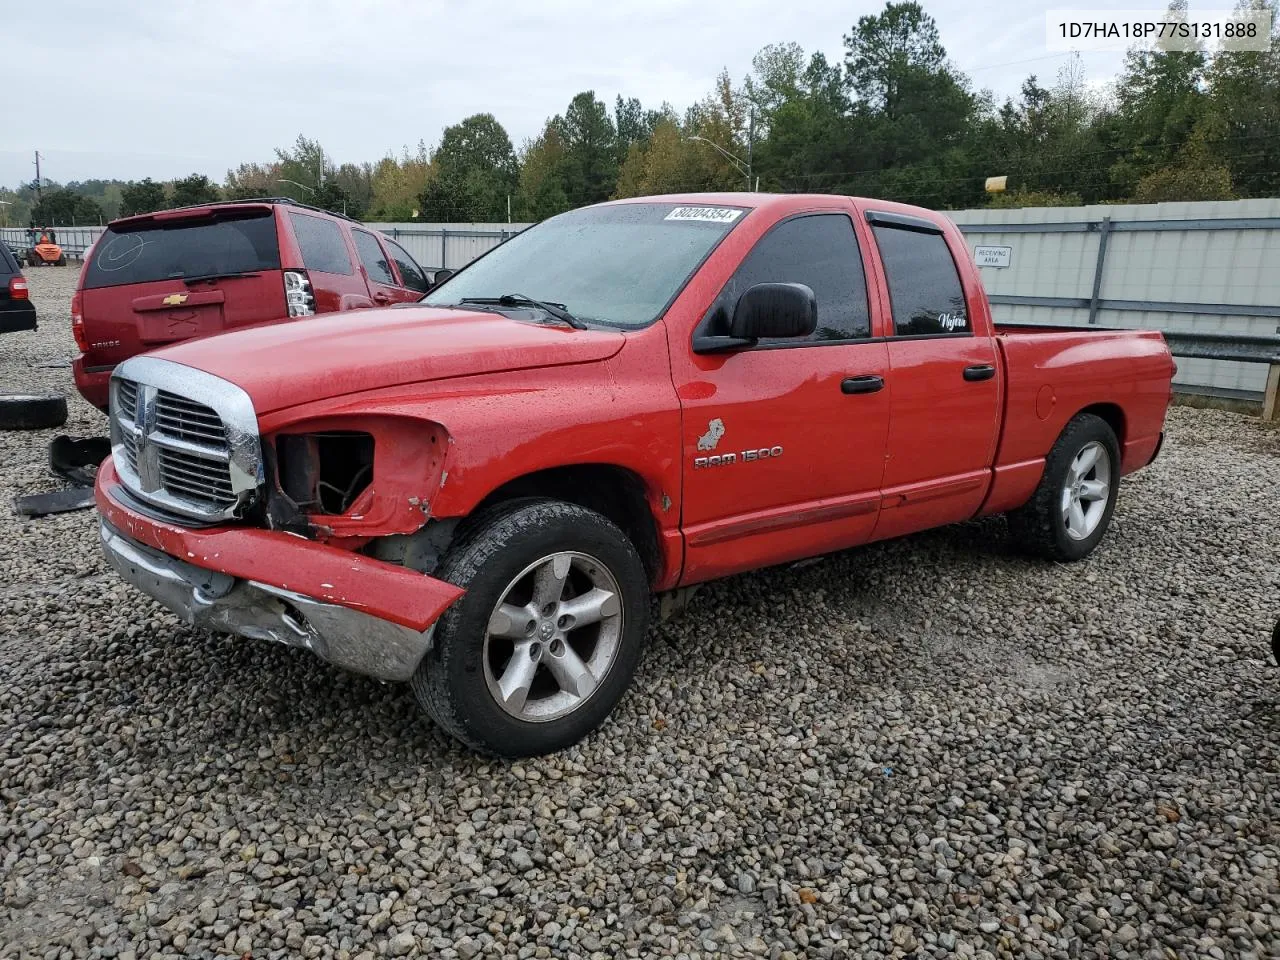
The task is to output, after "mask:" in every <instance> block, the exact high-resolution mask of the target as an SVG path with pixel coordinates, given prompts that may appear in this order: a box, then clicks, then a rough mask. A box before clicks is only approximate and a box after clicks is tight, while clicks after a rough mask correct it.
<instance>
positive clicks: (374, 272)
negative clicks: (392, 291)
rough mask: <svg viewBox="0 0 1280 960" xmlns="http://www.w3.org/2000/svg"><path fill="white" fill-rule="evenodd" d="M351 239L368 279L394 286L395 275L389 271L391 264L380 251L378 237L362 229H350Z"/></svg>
mask: <svg viewBox="0 0 1280 960" xmlns="http://www.w3.org/2000/svg"><path fill="white" fill-rule="evenodd" d="M351 239H352V240H354V241H355V242H356V253H357V254H358V255H359V257H360V262H361V263H363V264H364V268H365V269H366V270H368V271H369V279H370V280H372V281H373V282H374V283H385V284H387V285H388V286H392V287H394V286H395V285H396V277H395V274H393V273H392V272H391V264H389V263H387V255H386V254H385V253H383V252H382V247H381V245H379V243H378V238H377V237H375V236H374V235H373V234H372V233H366V232H365V231H363V230H352V231H351Z"/></svg>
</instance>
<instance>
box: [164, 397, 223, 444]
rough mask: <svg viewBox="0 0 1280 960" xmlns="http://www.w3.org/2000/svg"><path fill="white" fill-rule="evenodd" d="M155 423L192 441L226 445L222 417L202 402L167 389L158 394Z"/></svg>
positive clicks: (169, 433)
mask: <svg viewBox="0 0 1280 960" xmlns="http://www.w3.org/2000/svg"><path fill="white" fill-rule="evenodd" d="M156 426H157V427H159V428H160V429H161V430H162V431H164V432H165V433H166V434H168V435H170V436H174V437H178V438H179V439H181V440H190V441H191V442H192V443H206V444H211V445H214V446H226V443H227V436H226V431H225V430H223V429H222V418H221V417H219V416H218V415H217V414H216V413H214V412H213V411H212V410H210V409H209V408H208V407H206V406H205V405H204V404H203V403H196V402H195V401H194V400H187V399H185V398H184V397H179V396H177V395H176V394H172V393H169V392H168V391H167V390H160V391H157V393H156Z"/></svg>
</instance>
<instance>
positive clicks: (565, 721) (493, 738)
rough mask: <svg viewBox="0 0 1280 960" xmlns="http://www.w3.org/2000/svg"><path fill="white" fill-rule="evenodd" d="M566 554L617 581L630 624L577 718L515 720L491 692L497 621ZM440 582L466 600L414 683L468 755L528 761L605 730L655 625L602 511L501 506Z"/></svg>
mask: <svg viewBox="0 0 1280 960" xmlns="http://www.w3.org/2000/svg"><path fill="white" fill-rule="evenodd" d="M561 551H576V552H579V553H582V554H586V555H588V556H589V557H591V558H592V559H594V560H595V561H597V562H599V563H600V564H601V565H602V566H603V567H605V568H606V569H607V570H608V571H609V573H610V574H611V575H612V576H613V578H614V580H616V582H617V584H618V588H619V594H620V598H621V601H622V612H623V613H622V615H623V625H622V630H621V636H620V639H619V640H618V647H617V650H616V653H615V655H614V659H613V661H612V663H611V665H610V667H609V669H608V672H607V673H606V674H605V675H604V677H603V678H600V679H599V680H598V683H597V686H596V687H595V688H594V691H593V692H592V693H591V694H590V695H588V697H587V699H586V700H585V701H583V703H582V704H581V705H579V706H578V707H577V708H576V709H574V710H573V712H571V713H569V714H567V715H565V716H561V717H558V718H556V719H551V720H545V721H540V722H535V721H528V720H522V719H520V718H518V717H514V716H512V715H510V714H509V713H507V712H506V711H505V710H504V709H503V708H502V706H500V705H499V703H498V701H497V700H496V699H495V698H494V696H493V695H492V694H491V693H490V691H489V688H488V683H487V681H486V677H485V666H484V653H483V651H484V642H485V637H486V636H487V633H488V630H489V622H490V617H491V616H492V615H493V612H494V610H495V608H496V606H497V605H498V603H499V602H500V601H501V600H502V598H503V596H504V593H505V591H506V590H507V588H508V586H509V585H510V584H511V583H512V581H513V579H514V578H516V577H517V576H518V575H519V574H520V572H521V571H523V570H525V569H526V568H527V567H528V566H529V565H530V564H532V563H535V562H536V561H538V560H539V559H541V558H543V557H547V556H549V555H551V554H554V553H557V552H561ZM435 576H437V577H439V578H440V579H442V580H446V581H448V582H449V583H453V584H456V585H457V586H459V587H463V588H464V589H465V590H466V591H467V592H466V594H465V595H463V597H462V598H461V599H460V600H458V602H457V603H455V604H454V605H453V606H452V607H450V608H449V610H447V611H446V612H445V614H444V616H442V617H441V618H440V620H439V621H438V622H437V624H436V629H435V634H434V637H433V642H432V648H431V650H430V651H429V652H428V653H427V655H426V656H425V657H424V658H423V660H422V663H421V664H420V665H419V666H418V670H417V673H415V674H414V677H413V680H412V686H413V691H414V694H415V696H416V697H417V700H418V702H419V704H420V705H421V706H422V707H423V708H424V709H425V710H426V711H427V712H428V713H429V714H430V715H431V717H432V719H433V720H435V722H436V723H437V724H439V725H440V726H441V727H442V728H443V729H444V730H445V731H446V732H447V733H449V734H451V735H452V736H453V737H455V738H457V739H458V740H460V741H462V742H463V743H464V744H466V745H467V746H468V747H471V748H472V749H474V750H478V751H480V752H483V753H488V754H493V755H496V756H502V757H526V756H537V755H541V754H545V753H551V752H554V751H556V750H560V749H563V748H565V747H568V746H570V745H572V744H574V743H576V742H577V741H579V740H581V739H582V738H583V737H584V736H586V735H587V734H588V733H590V732H591V731H592V730H594V729H595V728H596V727H597V726H599V725H600V724H601V723H602V722H603V721H604V719H605V718H606V717H607V716H608V715H609V714H610V713H611V712H612V710H613V708H614V706H615V705H616V704H617V702H618V700H619V699H621V697H622V695H623V693H624V692H625V691H626V689H627V687H628V685H629V684H630V682H631V678H632V676H633V675H634V674H635V670H636V667H637V666H638V664H639V661H640V655H641V652H642V649H643V644H644V635H645V630H646V628H647V626H648V617H649V586H648V575H647V573H646V571H645V568H644V564H643V563H642V562H641V559H640V555H639V554H638V553H637V552H636V549H635V547H634V546H633V545H632V543H631V541H630V540H628V539H627V537H626V535H625V534H624V533H623V532H622V531H621V530H620V529H618V527H617V526H615V525H614V524H613V523H612V522H611V521H610V520H608V519H607V518H606V517H604V516H603V515H601V514H599V513H597V512H596V511H594V510H589V509H587V508H586V507H582V506H578V505H577V504H571V503H565V502H562V501H557V500H545V499H521V500H513V501H509V502H507V503H503V504H498V505H496V506H495V507H493V508H490V509H488V510H485V511H482V512H481V513H479V514H477V515H476V516H475V517H473V518H472V519H471V520H468V521H467V522H465V523H464V524H463V525H462V526H461V527H460V528H459V530H458V534H457V536H456V537H455V538H454V541H453V543H452V544H451V545H450V547H449V551H448V553H447V554H446V555H445V556H444V558H443V559H442V560H441V563H440V566H439V568H437V570H436V571H435Z"/></svg>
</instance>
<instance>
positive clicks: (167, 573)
mask: <svg viewBox="0 0 1280 960" xmlns="http://www.w3.org/2000/svg"><path fill="white" fill-rule="evenodd" d="M118 488H119V479H118V478H117V476H116V474H115V470H114V469H113V468H112V465H111V462H110V460H108V461H107V462H106V463H104V464H103V465H102V466H101V467H100V468H99V470H98V480H97V490H96V498H97V504H98V513H99V515H100V533H101V540H102V548H103V552H104V553H105V554H106V557H107V560H108V562H110V564H111V566H112V567H113V568H115V570H116V571H117V572H118V573H119V574H120V575H121V576H122V577H123V578H124V579H125V580H127V581H128V582H129V583H131V584H133V585H134V586H135V587H137V588H138V589H140V590H142V591H143V592H144V593H146V594H148V595H150V596H152V597H154V598H155V599H156V600H158V601H159V602H160V603H162V604H163V605H164V606H166V607H168V608H169V609H170V610H172V611H173V612H174V613H176V614H177V615H178V616H180V617H181V618H182V619H184V620H185V621H186V622H187V623H190V624H193V625H194V626H197V627H203V628H206V629H209V630H215V631H221V632H226V633H234V634H238V635H240V636H243V637H249V638H252V639H255V640H273V641H276V642H278V643H284V644H287V645H288V646H294V647H305V648H306V649H308V650H311V651H312V652H313V653H315V654H316V655H318V656H319V657H321V658H322V659H324V660H327V661H328V662H330V663H332V664H335V665H336V666H340V667H344V668H346V669H348V670H352V671H354V672H356V673H362V674H365V675H367V676H370V677H374V678H376V679H379V680H407V679H409V677H411V676H412V675H413V672H414V670H416V669H417V666H418V662H419V661H420V660H421V659H422V656H423V654H425V653H426V651H427V649H428V647H429V646H430V638H431V632H430V630H431V627H432V625H433V624H434V623H435V621H436V620H437V619H439V617H440V615H441V614H443V613H444V611H445V610H447V609H448V608H449V606H450V605H451V604H453V602H454V601H456V600H457V599H458V597H460V596H462V593H463V591H462V590H460V589H459V588H458V587H455V586H454V585H453V584H450V583H445V582H444V581H442V580H436V579H434V578H432V577H428V576H424V575H423V574H420V573H417V572H415V571H412V570H407V569H405V568H403V567H398V566H395V565H393V564H389V563H383V562H382V561H379V560H373V559H371V558H369V557H365V556H363V555H361V554H356V553H351V552H349V551H346V550H341V549H338V548H337V547H330V546H327V545H325V544H322V543H317V542H315V541H311V540H306V539H303V538H301V537H296V536H293V535H291V534H287V533H279V532H275V531H270V530H258V529H254V528H248V527H215V528H211V529H202V530H189V529H186V528H183V527H178V526H174V525H171V524H168V523H165V522H163V521H159V520H154V519H152V518H150V517H146V516H144V515H142V514H140V513H137V512H135V511H134V510H132V509H130V508H128V507H126V506H124V505H122V504H121V503H120V502H119V501H118V500H116V499H114V498H113V497H112V495H111V494H112V491H113V490H115V489H118Z"/></svg>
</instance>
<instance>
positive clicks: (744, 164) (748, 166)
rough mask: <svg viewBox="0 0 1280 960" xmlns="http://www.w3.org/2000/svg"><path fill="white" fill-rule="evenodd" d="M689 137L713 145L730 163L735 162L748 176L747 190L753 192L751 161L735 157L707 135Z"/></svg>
mask: <svg viewBox="0 0 1280 960" xmlns="http://www.w3.org/2000/svg"><path fill="white" fill-rule="evenodd" d="M689 139H690V140H697V141H699V142H700V143H705V144H706V145H707V146H709V147H711V148H712V149H714V150H715V151H716V152H717V153H719V154H721V155H722V156H723V157H725V159H727V160H728V161H729V162H730V163H732V164H733V167H734V169H735V170H737V171H738V172H739V173H740V174H742V175H743V176H744V177H746V178H747V192H748V193H750V192H751V164H750V162H749V161H744V160H742V159H740V158H739V157H735V156H734V155H733V154H732V153H730V152H729V151H728V150H726V149H724V147H722V146H720V144H718V143H716V142H714V141H712V140H708V139H707V138H706V137H698V136H693V137H690V138H689Z"/></svg>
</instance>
